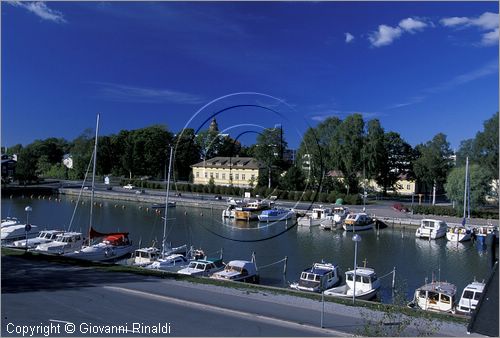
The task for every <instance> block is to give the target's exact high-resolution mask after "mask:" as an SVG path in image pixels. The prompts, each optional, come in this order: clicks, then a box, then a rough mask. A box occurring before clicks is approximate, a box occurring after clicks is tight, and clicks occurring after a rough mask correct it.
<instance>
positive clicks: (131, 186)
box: [123, 183, 134, 190]
mask: <svg viewBox="0 0 500 338" xmlns="http://www.w3.org/2000/svg"><path fill="white" fill-rule="evenodd" d="M123 189H128V190H132V189H134V186H133V185H132V184H130V183H129V184H127V185H124V186H123Z"/></svg>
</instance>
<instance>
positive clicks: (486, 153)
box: [475, 112, 499, 180]
mask: <svg viewBox="0 0 500 338" xmlns="http://www.w3.org/2000/svg"><path fill="white" fill-rule="evenodd" d="M498 128H499V123H498V112H497V113H496V114H495V115H493V117H492V118H490V119H489V120H487V121H485V122H484V128H483V131H481V132H479V133H477V134H476V138H475V143H476V144H475V146H476V154H477V160H478V163H479V164H480V165H481V166H482V167H484V168H486V169H487V170H488V172H489V175H490V177H491V178H492V179H497V180H498V151H499V137H498Z"/></svg>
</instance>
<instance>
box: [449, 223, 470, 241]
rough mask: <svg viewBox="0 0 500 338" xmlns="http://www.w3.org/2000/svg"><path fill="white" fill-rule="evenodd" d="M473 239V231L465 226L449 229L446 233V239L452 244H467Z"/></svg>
mask: <svg viewBox="0 0 500 338" xmlns="http://www.w3.org/2000/svg"><path fill="white" fill-rule="evenodd" d="M471 238H472V229H470V228H466V227H464V226H455V227H449V228H448V231H446V239H447V240H449V241H450V242H465V241H470V240H471Z"/></svg>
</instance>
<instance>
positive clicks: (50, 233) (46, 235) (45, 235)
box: [12, 230, 64, 249]
mask: <svg viewBox="0 0 500 338" xmlns="http://www.w3.org/2000/svg"><path fill="white" fill-rule="evenodd" d="M62 233H64V231H63V230H42V231H40V232H39V233H38V235H37V236H36V237H34V238H30V239H28V241H26V240H23V239H21V240H18V241H15V242H14V243H12V244H13V245H14V246H15V247H18V248H26V244H27V245H28V249H33V248H35V247H37V246H38V245H40V244H43V243H49V242H52V241H54V240H55V239H56V238H57V235H59V234H62Z"/></svg>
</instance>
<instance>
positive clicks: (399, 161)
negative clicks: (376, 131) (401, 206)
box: [376, 132, 414, 195]
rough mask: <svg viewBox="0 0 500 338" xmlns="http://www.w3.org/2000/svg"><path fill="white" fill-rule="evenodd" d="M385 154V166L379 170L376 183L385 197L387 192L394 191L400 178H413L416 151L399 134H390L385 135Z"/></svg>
mask: <svg viewBox="0 0 500 338" xmlns="http://www.w3.org/2000/svg"><path fill="white" fill-rule="evenodd" d="M383 154H384V158H383V165H382V166H380V168H379V170H380V171H379V174H378V175H377V178H376V181H377V184H378V185H380V186H381V187H382V188H383V193H384V195H385V194H386V193H387V190H389V189H394V187H395V185H396V182H397V181H398V180H399V177H400V176H402V175H403V176H406V177H407V178H413V176H414V174H413V171H412V163H413V160H414V151H413V148H412V147H411V145H409V144H408V143H407V142H406V141H405V140H403V139H402V138H401V136H400V135H399V134H398V133H395V132H388V133H386V134H384V150H383Z"/></svg>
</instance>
